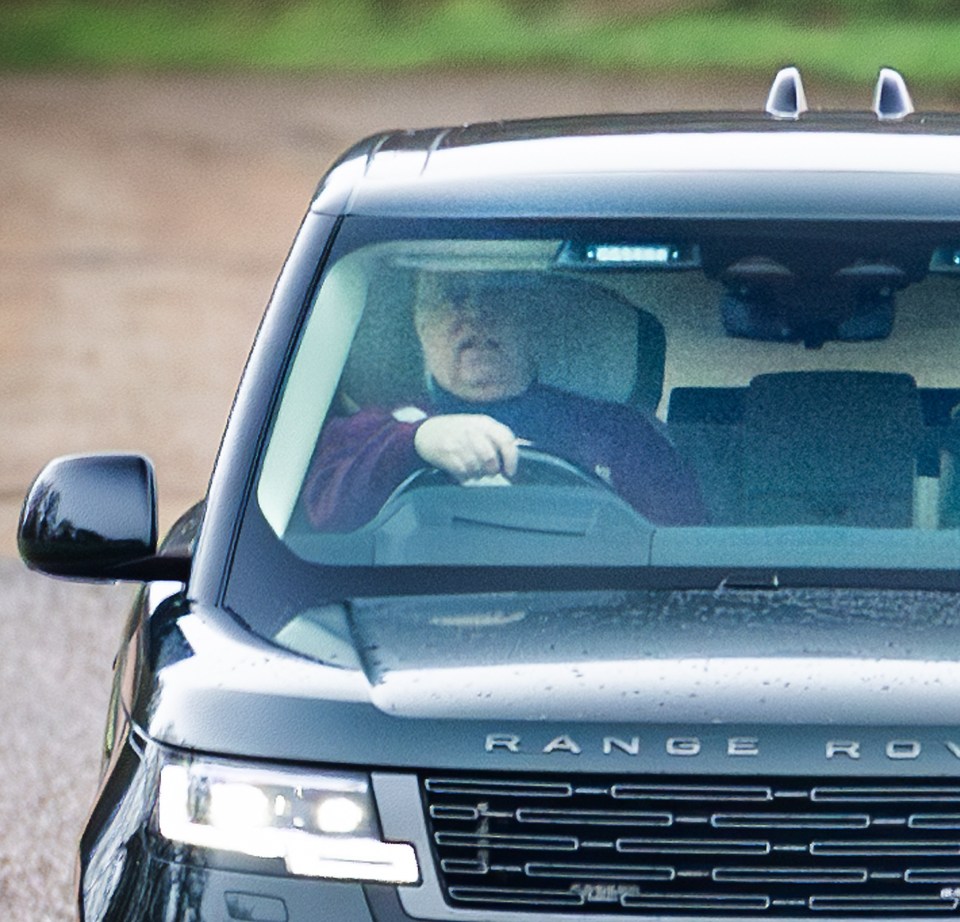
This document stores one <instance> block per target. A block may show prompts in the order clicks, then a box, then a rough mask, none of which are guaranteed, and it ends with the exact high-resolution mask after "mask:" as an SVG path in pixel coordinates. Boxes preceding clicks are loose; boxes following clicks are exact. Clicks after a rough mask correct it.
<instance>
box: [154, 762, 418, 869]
mask: <svg viewBox="0 0 960 922" xmlns="http://www.w3.org/2000/svg"><path fill="white" fill-rule="evenodd" d="M157 814H158V822H159V829H160V834H161V835H162V836H164V838H167V839H170V840H171V841H173V842H180V843H183V844H186V845H193V846H197V847H200V848H209V849H216V850H218V851H223V852H234V853H239V854H243V855H249V856H251V857H254V858H274V859H276V858H280V859H282V860H283V862H284V864H285V865H286V868H287V871H289V872H290V873H291V874H298V875H302V876H306V877H324V878H331V879H336V880H363V881H376V882H379V883H392V884H413V883H417V881H418V880H419V879H420V873H419V868H418V866H417V858H416V853H415V852H414V850H413V846H411V845H408V844H406V843H403V842H384V841H383V839H382V838H381V837H380V829H379V825H378V823H377V817H376V811H375V809H374V805H373V796H372V794H371V792H370V783H369V780H368V779H367V777H366V776H365V775H362V774H352V773H342V774H341V773H327V772H304V771H293V770H286V769H275V768H263V767H256V766H246V765H239V764H233V763H227V762H219V761H214V760H206V759H194V760H187V759H185V760H183V761H179V762H170V763H168V764H166V765H164V766H163V768H162V769H161V772H160V794H159V803H158V810H157Z"/></svg>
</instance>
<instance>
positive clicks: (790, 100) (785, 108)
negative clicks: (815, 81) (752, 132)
mask: <svg viewBox="0 0 960 922" xmlns="http://www.w3.org/2000/svg"><path fill="white" fill-rule="evenodd" d="M765 110H766V112H767V114H768V115H772V116H773V117H774V118H783V119H787V118H792V119H797V118H800V116H801V115H803V113H804V112H806V111H807V94H806V93H804V91H803V80H801V79H800V71H799V70H797V68H796V67H784V68H782V69H781V70H780V71H778V73H777V76H776V77H774V78H773V84H772V86H771V87H770V94H769V95H768V96H767V105H766V107H765Z"/></svg>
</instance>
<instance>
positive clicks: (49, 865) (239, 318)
mask: <svg viewBox="0 0 960 922" xmlns="http://www.w3.org/2000/svg"><path fill="white" fill-rule="evenodd" d="M765 89H766V88H765V87H764V86H760V85H743V84H739V83H736V82H732V81H724V80H722V79H721V80H716V81H711V82H709V83H703V82H688V81H671V82H669V83H667V82H660V83H658V84H652V83H650V82H644V81H643V80H642V79H638V78H634V77H631V76H628V75H617V76H608V77H603V78H592V79H579V78H575V77H573V76H570V75H564V74H542V73H536V74H515V75H502V74H500V75H497V74H452V73H431V74H421V75H417V76H412V77H404V78H393V77H390V78H363V79H354V78H347V77H344V78H339V79H337V78H323V79H289V78H284V79H281V78H277V79H265V78H258V79H246V78H240V77H232V78H227V77H205V78H196V77H163V78H141V77H131V76H113V77H107V78H95V77H77V78H62V77H31V76H15V77H14V76H0V126H2V135H0V137H2V141H0V205H2V210H0V216H2V217H0V432H2V434H3V438H2V441H0V693H2V698H0V700H2V707H3V714H4V717H5V728H6V733H5V740H4V743H5V744H4V745H3V746H2V747H0V906H2V908H3V910H5V912H4V917H5V918H6V919H9V920H11V922H66V920H69V919H72V918H73V917H74V916H73V910H72V895H71V879H72V873H73V853H74V847H75V841H76V839H77V836H78V835H79V832H80V829H81V826H82V823H83V818H84V815H85V813H86V810H87V809H88V807H89V804H90V802H91V799H92V797H93V794H94V790H95V787H96V778H97V767H98V763H99V740H100V732H101V726H102V722H103V717H104V712H105V708H106V702H107V697H108V686H109V678H110V675H109V673H110V662H111V659H112V657H113V653H114V648H115V644H116V642H117V638H118V636H119V633H120V630H121V626H122V622H123V618H124V617H125V614H124V608H125V606H126V604H127V603H128V601H129V599H130V597H131V592H132V590H131V589H130V588H129V587H104V586H84V585H81V584H77V583H66V582H57V581H54V580H49V579H45V578H42V577H39V576H36V575H32V574H29V573H27V572H26V571H25V570H24V569H23V568H22V567H21V566H20V564H19V563H17V562H15V561H14V554H15V543H14V529H15V524H16V517H17V512H18V509H19V504H20V502H21V499H22V497H23V494H24V491H25V489H26V487H27V485H28V484H29V482H30V480H31V479H32V477H33V475H34V474H35V473H36V472H37V470H39V468H40V467H41V466H42V465H43V464H44V463H45V462H46V461H47V460H48V459H49V458H51V457H53V456H55V455H58V454H64V453H68V452H74V451H84V450H95V449H116V448H119V449H137V450H141V451H145V452H146V453H147V454H149V455H150V456H152V457H153V458H154V460H155V462H156V464H157V468H158V473H159V484H160V499H161V521H162V522H163V523H170V522H172V520H173V519H174V518H175V517H176V516H177V515H178V514H179V512H180V511H182V510H183V509H184V508H185V507H186V506H187V505H188V504H189V503H191V502H192V501H193V500H194V499H195V498H198V497H200V496H201V495H202V494H203V492H204V487H205V483H206V478H207V476H208V472H209V469H210V466H211V464H212V461H213V458H214V455H215V452H216V447H217V444H218V440H219V437H220V433H221V431H222V428H223V423H224V420H225V418H226V415H227V412H228V409H229V406H230V400H231V396H232V393H233V391H234V388H235V386H236V382H237V379H238V377H239V374H240V372H241V369H242V365H243V361H244V359H245V357H246V353H247V350H248V348H249V345H250V341H251V339H252V336H253V333H254V330H255V329H256V325H257V322H258V320H259V317H260V314H261V311H262V309H263V306H264V304H265V303H266V300H267V298H268V297H269V294H270V290H271V287H272V285H273V282H274V279H275V277H276V274H277V271H278V269H279V268H280V265H281V262H282V260H283V257H284V255H285V254H286V251H287V248H288V247H289V244H290V241H291V239H292V237H293V233H294V231H295V229H296V227H297V224H298V223H299V220H300V218H301V216H302V214H303V212H304V210H305V208H306V206H307V203H308V201H309V198H310V195H311V193H312V191H313V189H314V187H315V184H316V182H317V180H318V178H319V176H320V174H321V173H322V171H323V169H324V167H325V166H326V165H327V164H328V163H329V162H330V160H331V159H332V158H333V157H334V156H335V155H336V154H337V153H339V152H340V151H341V150H343V149H344V148H345V147H346V146H347V145H348V144H349V143H351V142H352V141H353V140H355V139H357V138H358V137H360V136H362V135H365V134H368V133H371V132H373V131H376V130H379V129H382V128H387V127H390V128H392V127H423V126H427V125H437V124H450V123H458V122H462V121H472V120H485V119H497V118H506V117H523V116H532V115H540V114H546V115H560V114H570V113H578V112H588V111H630V110H633V111H639V110H645V109H646V110H656V109H667V108H701V107H703V108H717V107H729V108H759V107H760V106H762V103H763V99H764V96H765ZM808 93H809V94H810V96H811V99H812V101H813V102H814V103H815V104H820V103H822V104H826V103H831V104H836V103H838V102H841V103H844V102H845V103H849V104H856V105H858V106H866V105H867V103H868V101H869V97H870V92H869V88H867V87H864V88H863V92H862V93H846V95H844V93H838V92H836V91H833V90H830V89H829V88H826V89H825V90H824V91H822V92H821V91H818V88H817V87H816V86H808ZM924 102H926V103H928V104H929V101H924Z"/></svg>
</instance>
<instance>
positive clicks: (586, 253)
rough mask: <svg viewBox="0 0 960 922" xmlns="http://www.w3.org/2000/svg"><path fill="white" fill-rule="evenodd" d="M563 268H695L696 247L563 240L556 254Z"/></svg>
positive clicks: (698, 251) (697, 256) (657, 243)
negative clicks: (564, 241)
mask: <svg viewBox="0 0 960 922" xmlns="http://www.w3.org/2000/svg"><path fill="white" fill-rule="evenodd" d="M555 262H556V265H557V267H558V268H563V269H697V268H699V267H700V247H699V246H697V244H695V243H689V244H676V243H660V242H652V241H651V242H647V241H642V242H641V241H634V242H629V243H626V242H621V243H599V242H597V243H582V242H577V241H573V240H570V241H567V242H566V243H564V244H563V246H561V247H560V250H559V251H558V253H557V257H556V260H555Z"/></svg>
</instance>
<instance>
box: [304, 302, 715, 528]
mask: <svg viewBox="0 0 960 922" xmlns="http://www.w3.org/2000/svg"><path fill="white" fill-rule="evenodd" d="M505 299H506V292H505V291H503V290H500V291H492V290H490V291H485V292H483V291H481V292H480V293H475V294H469V293H462V294H459V295H458V294H457V293H453V292H451V293H448V294H447V295H446V296H445V297H444V298H443V299H442V300H439V301H437V302H434V303H431V304H424V305H420V306H418V307H417V308H416V309H415V312H414V326H415V328H416V332H417V336H418V337H419V339H420V343H421V346H422V348H423V357H424V364H425V366H426V377H427V392H426V394H424V395H423V396H421V397H420V398H419V399H417V400H415V401H413V402H412V403H410V404H408V405H405V406H402V407H399V408H393V409H384V408H366V409H362V410H360V411H359V412H357V413H355V414H353V415H352V416H347V417H335V418H332V419H330V420H329V421H328V423H327V425H326V426H325V428H324V430H323V432H322V434H321V436H320V439H319V442H318V445H317V449H316V452H315V454H314V458H313V461H312V462H311V467H310V471H309V473H308V476H307V483H306V487H305V490H304V500H305V504H306V509H307V514H308V517H309V519H310V521H311V522H312V524H313V525H314V526H315V527H317V528H319V529H322V530H324V531H349V530H352V529H354V528H357V527H358V526H360V525H362V524H363V523H365V522H367V521H369V520H370V519H371V518H373V516H374V515H375V514H376V512H377V511H378V510H379V509H380V507H381V506H382V505H383V503H384V502H385V501H386V499H387V497H388V496H389V495H390V493H391V492H392V491H393V490H394V489H395V488H396V487H397V486H398V485H399V484H400V483H401V482H402V481H403V480H404V479H405V478H406V477H407V476H409V475H410V474H411V473H413V472H414V471H415V470H417V469H418V468H421V467H424V466H430V467H436V468H439V469H440V470H443V471H446V472H447V473H448V474H449V475H450V476H451V477H453V478H454V479H455V480H457V481H459V482H460V483H469V482H470V481H473V480H477V479H479V478H483V477H496V476H499V477H502V478H505V479H506V480H510V479H511V478H512V477H514V475H515V474H516V472H517V465H518V449H519V447H520V446H523V445H529V446H532V447H534V448H535V449H537V450H539V451H542V452H546V453H548V454H551V455H556V456H558V457H560V458H564V459H566V460H567V461H569V462H571V463H572V464H574V465H576V466H577V467H579V468H581V469H582V470H585V471H588V472H591V473H593V474H595V475H597V476H598V477H599V478H601V479H602V480H604V481H606V482H607V483H608V484H609V485H610V486H611V487H612V488H613V489H614V490H615V491H616V492H617V493H618V494H620V496H622V497H623V498H624V499H625V500H626V501H627V502H629V503H630V504H631V505H632V506H633V507H634V508H635V509H636V510H637V511H638V512H639V513H641V514H642V515H643V516H645V517H646V518H648V519H649V520H650V521H652V522H655V523H659V524H663V525H693V524H699V523H702V522H703V521H704V519H705V513H704V506H703V502H702V499H701V496H700V491H699V489H698V486H697V484H696V481H695V480H694V478H693V477H692V475H691V473H690V472H689V470H688V469H687V467H686V466H685V465H684V464H683V462H682V461H681V459H680V457H679V456H678V454H677V453H676V451H675V450H674V448H673V446H672V445H671V444H670V442H669V441H668V440H667V439H666V437H665V436H664V435H663V433H662V431H661V430H660V428H659V424H658V423H656V422H655V421H653V420H651V419H648V418H647V417H646V416H644V415H642V414H641V413H640V412H638V411H636V410H634V409H631V408H629V407H626V406H623V405H621V404H614V403H607V402H603V401H599V400H593V399H590V398H587V397H582V396H579V395H577V394H572V393H569V392H567V391H562V390H559V389H557V388H553V387H548V386H546V385H543V384H540V383H539V382H538V381H537V377H536V364H535V361H534V358H533V352H532V349H531V342H530V339H531V332H530V330H529V327H528V325H527V324H526V323H525V322H524V318H523V317H521V316H519V315H518V312H517V311H515V310H511V309H510V305H509V304H508V303H505Z"/></svg>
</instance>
